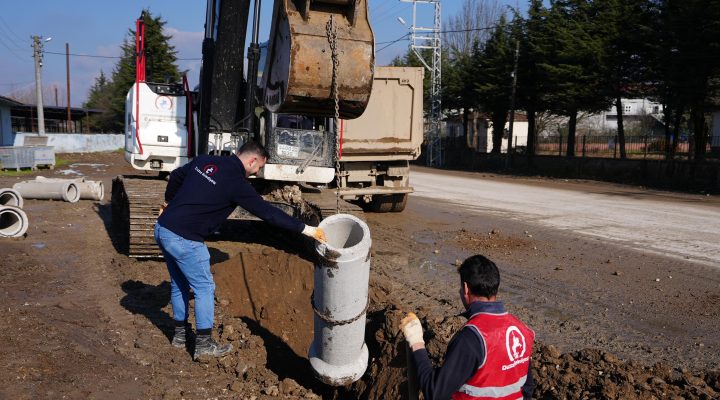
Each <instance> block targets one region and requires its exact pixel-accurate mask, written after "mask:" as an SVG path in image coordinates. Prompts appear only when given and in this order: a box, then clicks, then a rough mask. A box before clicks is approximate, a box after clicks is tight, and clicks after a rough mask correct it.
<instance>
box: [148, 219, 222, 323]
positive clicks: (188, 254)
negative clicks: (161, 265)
mask: <svg viewBox="0 0 720 400" xmlns="http://www.w3.org/2000/svg"><path fill="white" fill-rule="evenodd" d="M155 241H156V242H157V243H158V245H159V246H160V249H161V250H162V252H163V255H164V256H165V262H166V263H167V269H168V272H170V302H171V303H172V308H173V319H174V320H176V321H187V319H188V303H189V301H190V288H192V290H193V292H194V293H195V326H196V328H197V329H210V328H212V326H213V318H214V316H215V282H214V281H213V276H212V274H211V273H210V253H209V252H208V249H207V246H206V245H205V243H203V242H196V241H194V240H187V239H185V238H183V237H182V236H179V235H176V234H174V233H173V232H171V231H169V230H167V229H165V228H163V227H162V226H160V224H157V223H156V224H155Z"/></svg>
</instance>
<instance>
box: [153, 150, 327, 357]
mask: <svg viewBox="0 0 720 400" xmlns="http://www.w3.org/2000/svg"><path fill="white" fill-rule="evenodd" d="M267 158H268V154H267V151H266V150H265V149H264V148H263V147H262V146H261V145H260V144H258V143H255V142H248V143H246V144H245V145H243V146H242V147H241V148H240V150H238V152H237V153H236V154H235V155H234V156H199V157H196V158H195V159H194V160H193V161H191V162H189V163H187V164H185V165H184V166H183V167H180V168H177V169H175V170H174V171H173V172H172V173H171V174H170V180H169V182H168V184H167V189H166V190H165V204H164V205H163V208H162V211H161V213H160V217H159V218H158V221H157V223H156V224H155V240H156V241H157V243H158V245H159V246H160V249H161V250H162V252H163V255H164V257H165V261H166V263H167V268H168V271H169V273H170V288H171V291H170V301H171V303H172V308H173V319H174V320H175V335H174V336H173V340H172V344H173V346H176V347H185V343H186V341H187V336H188V334H189V333H190V332H189V331H188V329H189V325H188V322H187V320H188V302H189V299H190V288H192V290H193V293H194V294H195V324H196V328H197V337H196V339H195V353H194V354H193V358H194V359H195V360H197V359H199V358H203V357H213V356H214V357H220V356H222V355H225V354H227V353H229V352H230V351H232V345H230V344H225V345H220V344H218V343H217V342H216V341H215V340H214V339H213V338H212V335H211V333H212V327H213V320H214V314H215V282H214V281H213V277H212V274H211V273H210V254H209V252H208V249H207V246H206V245H205V238H206V237H207V236H208V235H210V234H211V233H212V232H214V231H216V230H217V228H218V227H219V226H220V225H221V224H222V223H223V222H224V221H225V220H226V219H227V217H228V216H229V215H230V214H231V213H232V212H233V210H235V207H236V206H240V207H242V208H244V209H245V210H247V211H248V212H250V213H252V214H253V215H255V216H257V217H258V218H260V219H262V220H263V221H265V222H268V223H270V224H272V225H274V226H276V227H278V228H283V229H286V230H288V231H291V232H298V233H303V234H304V235H306V236H309V237H312V238H315V239H316V240H319V241H323V242H324V241H325V233H324V232H323V231H322V229H320V228H316V227H312V226H308V225H305V224H304V223H303V222H302V221H300V220H298V219H296V218H293V217H291V216H289V215H287V214H285V212H283V211H282V210H280V209H279V208H277V207H274V206H273V205H271V204H270V203H268V202H267V201H265V200H264V199H263V198H262V197H261V196H260V195H259V194H258V193H257V192H256V191H255V188H254V187H253V186H252V185H251V184H250V182H249V180H248V179H247V178H248V177H250V176H251V175H254V174H256V173H257V172H258V171H259V170H260V168H262V167H263V166H264V165H265V162H266V161H267Z"/></svg>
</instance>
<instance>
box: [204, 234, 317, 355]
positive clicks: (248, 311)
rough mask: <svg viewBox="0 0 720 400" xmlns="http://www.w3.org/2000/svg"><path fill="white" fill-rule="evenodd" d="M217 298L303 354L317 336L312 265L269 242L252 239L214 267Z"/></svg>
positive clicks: (232, 311) (235, 314) (234, 314)
mask: <svg viewBox="0 0 720 400" xmlns="http://www.w3.org/2000/svg"><path fill="white" fill-rule="evenodd" d="M213 274H214V275H215V282H216V285H217V297H218V299H220V303H221V305H222V306H226V310H227V313H228V314H229V315H230V316H232V317H235V318H241V319H248V320H250V321H252V322H254V323H257V324H258V326H259V327H261V328H263V329H266V330H268V331H269V332H270V333H272V334H273V335H275V336H277V337H278V338H280V339H281V340H282V341H283V342H284V343H286V344H287V345H288V346H290V348H291V349H292V350H293V351H294V352H295V354H296V355H298V356H301V357H304V356H305V355H306V354H307V350H308V348H310V343H311V342H312V339H313V326H312V325H313V311H312V307H311V305H310V295H311V294H312V290H313V264H312V263H311V262H310V261H307V260H304V259H302V258H300V257H298V256H296V255H293V254H289V253H286V252H284V251H281V250H275V249H272V248H270V247H264V246H260V245H251V244H248V245H247V246H245V248H244V249H241V251H240V252H239V253H238V254H236V255H233V256H231V257H230V259H228V260H227V261H224V262H222V263H219V264H216V265H214V266H213Z"/></svg>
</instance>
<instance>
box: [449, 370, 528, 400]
mask: <svg viewBox="0 0 720 400" xmlns="http://www.w3.org/2000/svg"><path fill="white" fill-rule="evenodd" d="M526 380H527V375H526V376H523V377H522V378H520V380H518V381H517V382H515V383H511V384H510V385H507V386H500V387H477V386H472V385H468V384H464V385H462V386H461V387H460V389H458V392H462V393H465V394H467V395H469V396H473V397H492V398H499V397H505V396H510V395H511V394H514V393H519V392H520V390H521V389H522V387H523V385H524V384H525V381H526ZM521 398H522V396H521Z"/></svg>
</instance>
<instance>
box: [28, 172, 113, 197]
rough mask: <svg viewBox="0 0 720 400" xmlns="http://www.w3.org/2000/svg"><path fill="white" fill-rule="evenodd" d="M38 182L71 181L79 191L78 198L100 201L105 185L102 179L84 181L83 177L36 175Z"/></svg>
mask: <svg viewBox="0 0 720 400" xmlns="http://www.w3.org/2000/svg"><path fill="white" fill-rule="evenodd" d="M35 180H36V181H39V182H71V183H74V184H75V186H77V188H78V190H79V191H80V200H97V201H101V200H102V199H103V198H105V185H104V184H103V183H102V181H86V180H85V178H71V179H62V178H46V177H44V176H38V177H36V178H35Z"/></svg>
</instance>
